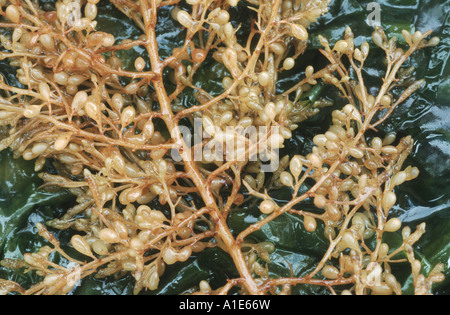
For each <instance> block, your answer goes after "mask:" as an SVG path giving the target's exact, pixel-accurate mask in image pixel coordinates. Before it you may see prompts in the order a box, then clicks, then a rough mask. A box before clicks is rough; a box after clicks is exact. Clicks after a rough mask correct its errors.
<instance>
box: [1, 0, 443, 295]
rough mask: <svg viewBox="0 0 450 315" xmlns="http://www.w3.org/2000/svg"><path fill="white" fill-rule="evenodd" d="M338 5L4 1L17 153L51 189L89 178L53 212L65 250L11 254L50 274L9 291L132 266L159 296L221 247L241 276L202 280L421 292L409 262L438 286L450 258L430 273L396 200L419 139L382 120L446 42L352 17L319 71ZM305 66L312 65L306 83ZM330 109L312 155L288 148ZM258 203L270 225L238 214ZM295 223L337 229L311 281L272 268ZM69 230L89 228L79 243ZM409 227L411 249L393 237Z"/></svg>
mask: <svg viewBox="0 0 450 315" xmlns="http://www.w3.org/2000/svg"><path fill="white" fill-rule="evenodd" d="M105 3H106V4H105ZM101 5H103V6H104V5H108V6H110V7H111V8H112V9H114V10H115V11H116V12H117V13H120V14H121V15H122V16H123V18H126V19H129V20H130V21H132V22H133V24H134V25H135V27H136V29H137V30H139V33H140V34H139V36H133V37H131V38H123V37H121V38H120V40H119V39H117V38H116V35H114V34H112V33H109V32H108V29H107V27H105V25H103V24H104V23H103V24H102V25H101V23H98V22H97V18H98V12H99V8H100V6H101ZM329 5H330V1H319V0H246V1H244V0H240V1H239V0H187V1H186V2H184V1H183V2H182V1H180V0H110V1H109V2H108V1H101V3H100V2H99V0H88V1H85V0H58V1H56V2H52V1H45V2H42V3H40V2H39V1H38V0H8V1H7V0H1V1H0V7H1V10H0V14H1V19H0V28H1V32H0V33H1V35H0V40H1V47H2V49H1V51H0V59H1V60H3V61H7V63H8V64H9V65H10V66H11V67H13V69H15V77H16V79H17V82H16V83H14V84H13V83H12V82H10V81H11V80H7V79H6V78H4V77H2V78H1V80H0V150H6V149H8V150H10V151H11V152H13V156H14V158H23V159H24V160H28V161H33V163H34V164H33V165H34V171H35V172H37V173H38V174H39V177H40V178H41V179H42V181H43V184H42V185H41V187H40V189H42V190H47V191H54V192H56V191H58V189H59V190H64V191H66V192H69V193H70V195H72V196H74V198H73V199H74V203H73V204H72V205H71V206H70V207H69V208H68V209H65V212H64V213H63V214H61V216H59V217H55V218H53V219H51V220H48V221H47V222H38V223H37V224H36V229H37V231H38V233H39V236H40V237H42V238H44V239H45V245H43V246H42V247H41V248H39V249H38V250H37V251H28V252H26V253H24V254H23V257H16V258H17V259H13V258H5V259H3V260H2V262H1V263H2V266H3V267H5V268H10V269H17V270H21V271H22V272H27V273H32V274H36V275H37V276H38V279H39V281H37V282H36V283H33V284H32V285H31V286H29V287H26V288H25V287H24V286H23V284H21V283H20V281H18V282H16V281H13V280H10V279H5V280H0V292H2V293H5V294H6V293H9V292H18V293H21V294H68V293H70V292H71V291H72V290H73V289H74V286H76V285H78V283H79V282H80V281H81V282H83V279H85V278H86V277H90V276H92V277H95V278H96V279H102V278H111V277H112V278H114V279H120V278H123V277H125V276H127V275H128V276H129V277H130V279H133V280H134V293H135V294H138V293H140V292H141V293H144V292H150V291H155V290H157V289H158V287H159V286H160V282H161V281H162V279H163V278H164V276H165V274H166V272H167V271H168V269H170V268H171V267H174V266H176V265H177V264H181V263H183V262H186V261H189V259H192V257H196V256H198V255H200V254H201V253H202V252H204V251H208V250H216V251H217V252H218V253H219V252H220V253H221V254H222V255H223V256H224V257H226V258H227V259H228V260H229V261H231V262H232V264H231V265H232V268H233V269H234V270H235V273H234V276H233V277H231V276H228V277H226V279H223V281H221V282H220V281H219V283H218V282H217V281H216V282H215V283H212V282H210V281H209V280H208V277H207V276H205V277H204V279H199V281H198V283H196V285H195V286H192V287H190V288H187V289H186V290H185V293H190V294H228V293H239V294H252V295H256V294H258V295H259V294H291V293H292V291H293V289H294V288H295V287H296V286H298V285H305V286H311V287H322V288H325V290H327V291H328V292H331V293H332V294H402V286H401V285H400V283H399V281H398V279H397V277H396V273H395V270H396V268H395V266H396V265H397V264H403V265H405V264H406V265H408V266H409V268H410V270H411V273H410V275H411V277H412V278H411V279H412V282H413V286H414V293H416V294H429V293H432V291H431V290H432V285H433V283H436V282H440V281H443V279H444V275H443V273H442V271H443V268H444V267H443V264H440V263H439V264H437V265H435V266H433V268H432V270H430V271H428V272H426V273H425V272H424V271H423V270H422V269H423V268H422V266H421V261H420V258H418V257H416V255H415V251H414V246H415V243H416V242H417V241H418V240H419V239H420V238H421V236H422V235H423V234H424V233H426V231H425V230H426V226H425V224H419V225H418V226H417V227H416V228H415V229H411V228H410V227H408V226H405V227H403V226H402V222H401V220H400V219H399V218H397V217H395V216H394V215H392V213H391V211H390V210H391V208H392V207H393V206H394V205H395V204H396V202H397V195H396V188H397V187H398V186H399V185H402V184H403V183H404V182H405V181H412V180H415V179H416V178H417V177H418V176H420V175H419V169H418V168H417V167H416V166H414V165H405V164H406V163H405V161H407V157H408V156H409V155H410V153H411V152H412V150H413V144H414V141H413V139H412V137H411V136H407V135H405V136H403V137H398V136H396V135H395V134H392V133H388V134H385V135H381V134H379V133H378V131H377V127H379V126H380V125H381V124H382V123H383V122H385V121H387V120H389V118H390V116H391V114H392V113H393V112H394V111H395V110H396V109H397V108H398V107H400V106H401V105H402V103H404V102H405V101H406V100H407V99H408V98H409V97H410V95H412V94H413V93H414V92H416V91H417V90H418V89H419V88H421V87H422V86H423V85H424V80H421V79H415V77H413V76H412V72H413V71H414V69H411V67H408V66H407V60H408V58H409V57H410V56H411V55H412V54H414V53H415V52H416V51H418V50H422V49H424V50H426V49H430V48H429V47H434V46H437V45H439V42H440V40H439V38H438V37H433V35H432V34H431V31H429V32H425V33H421V32H420V31H416V32H414V33H410V32H408V31H406V30H403V32H402V34H403V37H404V38H403V39H402V41H401V42H400V40H397V38H396V37H390V38H389V37H388V34H387V33H385V32H384V31H383V29H381V27H378V26H376V27H375V28H374V31H373V34H372V41H371V42H370V43H368V42H367V41H364V42H363V43H360V44H358V45H357V44H356V41H355V36H356V35H354V33H353V30H352V29H351V28H350V27H347V28H346V30H345V32H344V33H343V34H341V39H340V40H337V41H334V42H331V41H330V40H329V39H327V38H326V37H325V36H324V35H319V36H318V40H319V42H320V45H321V47H320V48H319V49H318V53H320V56H321V57H322V59H323V60H324V63H323V66H321V67H320V68H319V67H317V66H316V65H314V66H313V65H309V64H306V65H304V64H305V61H303V59H302V58H303V57H304V55H305V53H306V52H307V50H308V49H309V48H308V44H309V42H310V39H311V38H310V34H309V31H308V29H309V28H310V26H313V25H314V23H316V22H317V20H318V19H319V18H320V17H323V15H324V14H325V13H326V12H327V11H328V6H329ZM240 10H245V12H246V13H245V14H246V18H245V19H244V20H245V21H244V20H243V19H242V14H241V15H239V12H240ZM162 14H165V15H170V19H171V20H172V22H173V23H174V29H176V30H174V31H176V32H179V33H180V34H183V41H182V42H181V43H176V47H171V49H170V51H167V49H165V50H164V49H162V48H161V43H160V37H158V35H157V30H158V27H159V26H158V25H159V24H158V22H159V18H160V16H161V15H162ZM248 17H250V18H248ZM373 49H377V51H378V52H380V51H381V52H382V53H383V54H384V57H385V58H384V63H385V74H384V76H383V77H382V78H381V79H382V80H380V85H379V86H378V88H377V89H376V90H374V89H368V88H367V87H366V84H365V77H364V66H365V64H366V63H367V62H370V59H371V58H372V56H371V53H373V52H372V50H373ZM136 51H138V52H139V54H137V55H136V54H134V53H131V52H136ZM130 56H133V57H130ZM131 59H132V60H131ZM298 65H304V67H303V66H302V67H303V68H302V70H298ZM205 67H206V68H205ZM205 69H207V70H206V71H210V72H215V73H216V74H217V75H220V76H221V78H220V82H219V84H217V85H215V86H214V88H213V89H211V90H208V85H206V84H202V82H201V81H199V80H198V74H199V73H201V74H202V75H205ZM217 69H223V70H221V71H218V70H217ZM295 69H297V70H295ZM291 70H292V71H294V70H295V71H296V72H297V73H301V76H298V80H297V81H296V82H295V83H294V84H291V85H290V86H288V87H286V86H284V85H282V83H283V78H285V77H286V76H287V75H289V73H292V71H291ZM290 71H291V72H290ZM196 74H197V76H196ZM324 87H328V88H330V89H333V90H334V91H336V93H335V94H336V95H337V96H338V97H339V100H340V102H341V103H342V101H343V104H344V105H343V106H340V105H339V106H338V105H335V104H338V102H337V101H338V100H337V99H331V98H330V97H326V95H324V93H323V91H324ZM187 94H189V95H190V97H188V98H186V97H184V95H187ZM181 100H188V101H181ZM330 109H331V110H330ZM322 110H328V112H329V113H330V115H331V118H330V120H329V121H330V125H329V126H328V127H327V129H326V130H325V131H324V132H320V133H317V134H314V135H312V137H311V139H312V141H313V145H312V146H311V148H309V152H308V153H307V154H305V155H301V154H296V153H294V154H292V152H286V150H283V149H284V148H285V145H286V143H287V142H288V141H289V140H290V139H291V138H292V137H293V134H294V133H295V132H296V130H298V129H299V128H304V127H303V125H302V123H303V122H305V121H307V120H310V119H312V118H313V117H315V116H316V115H317V114H318V113H319V112H320V111H322ZM277 191H284V192H286V191H287V192H288V195H289V198H288V200H285V201H283V202H281V201H280V200H279V199H277V197H276V196H275V195H274V194H273V192H277ZM251 207H253V208H254V209H256V210H257V211H258V213H259V214H255V215H254V218H255V220H253V221H252V222H251V224H247V225H246V226H243V227H242V228H239V229H237V228H233V227H232V221H233V220H235V219H236V215H235V214H236V213H242V209H244V210H245V209H247V210H248V209H250V208H251ZM249 211H250V210H249ZM283 217H285V218H291V219H293V220H297V222H301V224H297V225H296V228H297V229H300V230H302V231H304V232H305V233H307V234H308V235H309V237H310V238H320V239H322V240H323V242H325V243H326V246H325V247H326V249H325V250H324V251H323V252H322V258H321V259H319V260H318V261H317V263H315V265H314V266H313V267H312V268H310V269H309V270H307V271H306V272H304V273H303V274H301V275H299V274H298V273H294V272H293V270H292V269H291V272H290V274H287V275H284V276H279V275H276V274H274V273H272V272H271V254H272V253H273V252H274V251H275V250H277V246H278V245H277V243H276V240H275V239H272V240H265V241H261V240H259V241H258V238H257V237H255V235H257V234H258V232H260V231H261V230H263V229H264V228H265V227H267V226H268V225H270V224H271V223H273V222H276V220H279V219H280V218H283ZM279 228H280V229H282V228H283V227H282V226H280V227H279ZM58 231H67V233H70V242H69V243H70V244H63V243H61V242H60V240H59V239H58V238H57V237H56V236H55V235H56V233H57V232H58ZM397 231H398V232H399V233H398V234H400V235H401V240H400V241H399V242H397V243H396V246H395V247H393V246H392V245H389V244H388V242H387V241H386V237H387V236H389V235H391V234H393V233H396V232H397ZM56 258H57V259H56ZM292 259H295V256H294V257H293V258H292ZM286 264H293V261H289V259H288V258H286ZM219 265H220V264H219ZM228 268H231V267H230V266H228Z"/></svg>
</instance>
